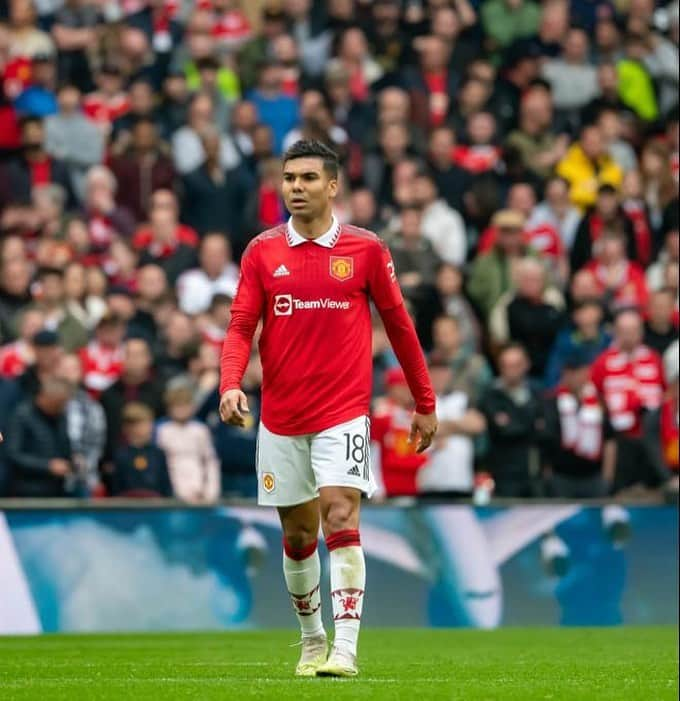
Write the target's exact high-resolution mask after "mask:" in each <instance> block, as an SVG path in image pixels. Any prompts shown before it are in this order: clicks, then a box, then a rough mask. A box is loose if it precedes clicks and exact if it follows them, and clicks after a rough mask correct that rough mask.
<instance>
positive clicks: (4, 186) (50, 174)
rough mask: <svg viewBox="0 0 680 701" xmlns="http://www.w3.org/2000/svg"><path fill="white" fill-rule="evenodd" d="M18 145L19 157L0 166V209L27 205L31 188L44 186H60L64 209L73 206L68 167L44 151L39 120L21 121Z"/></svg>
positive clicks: (42, 126) (40, 121) (27, 118)
mask: <svg viewBox="0 0 680 701" xmlns="http://www.w3.org/2000/svg"><path fill="white" fill-rule="evenodd" d="M21 146H22V151H21V155H20V156H18V157H17V158H15V159H13V160H11V161H9V162H8V163H6V164H4V165H3V166H2V172H0V207H2V206H3V205H7V204H9V203H10V202H17V203H18V202H20V203H23V204H29V203H30V202H31V189H32V188H33V187H34V186H36V185H45V184H47V183H55V184H57V185H61V186H62V187H63V188H64V190H65V192H66V194H67V207H69V208H72V207H74V206H75V202H76V200H75V196H74V194H73V188H72V186H71V177H70V175H69V170H68V167H67V166H66V164H65V163H63V162H62V161H60V160H57V159H56V158H53V157H52V156H50V155H49V154H48V152H47V151H46V149H45V129H44V125H43V122H42V120H41V119H39V118H37V117H26V118H25V119H24V120H22V122H21Z"/></svg>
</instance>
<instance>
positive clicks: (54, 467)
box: [47, 458, 71, 477]
mask: <svg viewBox="0 0 680 701" xmlns="http://www.w3.org/2000/svg"><path fill="white" fill-rule="evenodd" d="M47 469H48V470H49V471H50V472H51V473H52V474H53V475H56V476H57V477H65V476H66V475H68V473H69V472H71V463H70V462H69V461H68V460H63V459H62V458H53V459H52V460H50V461H49V463H48V464H47Z"/></svg>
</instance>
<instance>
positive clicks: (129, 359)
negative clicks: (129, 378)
mask: <svg viewBox="0 0 680 701" xmlns="http://www.w3.org/2000/svg"><path fill="white" fill-rule="evenodd" d="M123 365H124V367H125V371H126V372H132V373H135V374H137V375H143V374H144V373H146V372H148V371H149V368H150V367H151V353H150V352H149V346H148V345H147V344H146V342H145V341H142V340H141V339H138V338H134V339H130V340H129V341H128V342H127V343H126V344H125V354H124V357H123Z"/></svg>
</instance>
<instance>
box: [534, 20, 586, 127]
mask: <svg viewBox="0 0 680 701" xmlns="http://www.w3.org/2000/svg"><path fill="white" fill-rule="evenodd" d="M589 50H590V46H589V41H588V35H587V34H586V32H584V31H583V29H579V28H576V27H572V28H571V29H570V30H569V31H568V32H567V35H566V37H565V38H564V46H563V49H562V56H561V57H560V58H556V59H552V60H549V61H547V62H546V63H545V65H544V66H543V77H544V78H545V79H546V80H547V81H548V82H549V83H550V88H551V93H552V98H553V103H554V105H555V109H556V111H557V114H558V116H559V117H560V118H561V119H559V120H558V121H561V122H562V123H561V124H560V126H567V125H569V124H571V125H577V124H578V112H579V110H581V109H582V108H583V107H585V106H586V105H587V104H588V102H590V100H592V99H593V98H595V97H596V96H597V94H598V86H597V71H596V70H595V66H593V65H591V63H590V62H589V61H588V53H589Z"/></svg>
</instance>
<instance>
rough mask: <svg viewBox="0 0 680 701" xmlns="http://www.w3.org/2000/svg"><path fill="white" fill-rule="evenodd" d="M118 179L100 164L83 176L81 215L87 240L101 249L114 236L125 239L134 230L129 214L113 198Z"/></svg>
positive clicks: (111, 240) (116, 191) (107, 244)
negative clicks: (82, 215)
mask: <svg viewBox="0 0 680 701" xmlns="http://www.w3.org/2000/svg"><path fill="white" fill-rule="evenodd" d="M117 193H118V181H117V180H116V176H115V175H114V174H113V173H112V172H111V170H109V168H107V167H106V166H103V165H97V166H93V167H92V168H90V170H89V171H88V172H87V175H86V178H85V202H84V209H85V218H86V222H87V228H88V232H89V235H90V243H91V246H92V248H93V249H94V250H95V251H105V250H106V249H107V248H108V247H109V246H110V245H111V243H112V242H113V240H114V238H115V237H116V236H117V235H120V236H123V237H125V238H129V237H131V236H132V234H133V233H134V230H135V219H134V216H133V215H132V213H131V212H130V211H129V210H127V209H126V208H125V207H122V206H121V205H120V204H118V202H117V201H116V197H117Z"/></svg>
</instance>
